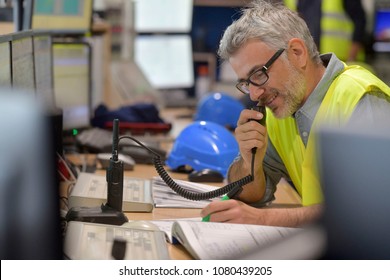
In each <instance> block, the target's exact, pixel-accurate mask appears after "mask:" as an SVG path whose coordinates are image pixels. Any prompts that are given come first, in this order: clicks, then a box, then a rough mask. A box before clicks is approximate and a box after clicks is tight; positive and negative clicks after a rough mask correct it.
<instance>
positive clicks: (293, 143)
mask: <svg viewBox="0 0 390 280" xmlns="http://www.w3.org/2000/svg"><path fill="white" fill-rule="evenodd" d="M376 88H377V89H379V90H381V91H383V92H385V93H386V94H387V95H389V96H390V88H389V87H388V86H387V85H386V84H385V83H384V82H382V81H381V80H380V79H378V78H377V77H376V76H374V75H373V74H372V73H371V72H369V71H368V70H366V69H364V68H362V67H360V66H356V65H355V66H346V68H345V69H344V71H343V72H342V73H341V74H340V75H338V76H337V77H336V79H335V80H334V81H333V83H332V84H331V86H330V88H329V89H328V91H327V93H326V95H325V97H324V100H323V101H322V103H321V106H320V108H319V110H318V112H317V114H316V117H315V118H314V121H313V124H312V127H311V132H310V135H309V139H308V142H307V147H305V145H304V144H303V142H302V139H301V137H300V135H299V133H298V130H297V124H296V122H295V120H294V118H293V117H288V118H285V119H276V118H275V117H274V116H273V114H272V113H271V112H269V114H267V127H268V136H269V138H270V140H271V142H272V143H273V145H274V146H275V148H276V150H277V152H278V153H279V155H280V157H281V159H282V160H283V163H284V164H285V166H286V168H287V171H288V173H289V175H290V178H291V180H292V182H293V184H294V186H295V187H296V189H297V191H298V193H299V194H300V196H301V197H302V205H304V206H308V205H312V204H318V203H321V202H322V201H323V196H322V190H321V185H320V181H319V176H318V175H319V174H318V169H317V159H316V147H315V144H316V139H315V131H317V130H318V129H319V128H320V127H321V126H322V125H325V124H326V125H332V126H337V127H340V126H342V125H343V124H345V123H346V122H347V121H348V119H349V118H350V116H351V114H352V112H353V110H354V108H355V107H356V104H357V103H358V101H359V100H360V99H361V98H362V96H363V95H364V94H365V93H366V92H368V91H372V90H375V89H376Z"/></svg>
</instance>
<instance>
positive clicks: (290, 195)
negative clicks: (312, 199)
mask: <svg viewBox="0 0 390 280" xmlns="http://www.w3.org/2000/svg"><path fill="white" fill-rule="evenodd" d="M93 157H94V155H88V159H87V160H88V161H91V160H93ZM68 158H69V159H70V160H71V161H72V162H75V163H76V164H77V161H78V160H79V158H78V157H77V156H73V155H72V156H69V157H68ZM167 172H168V174H169V175H170V176H171V177H172V178H173V179H176V180H186V179H187V175H186V174H183V173H177V172H171V171H169V170H167ZM96 173H97V174H103V175H104V174H106V171H105V170H103V169H98V170H97V171H96ZM124 176H126V177H136V178H145V179H150V178H152V177H154V176H158V174H157V171H156V170H155V168H154V166H153V165H147V164H137V165H136V166H135V167H134V170H132V171H125V173H124ZM209 185H214V186H222V185H223V184H222V183H209ZM275 198H276V199H275V201H274V202H273V203H272V205H271V206H270V207H297V206H300V205H301V199H300V197H299V195H298V194H297V193H296V192H295V191H294V189H293V188H292V187H291V186H290V185H289V184H288V183H287V182H286V181H285V180H281V181H280V183H279V184H278V186H277V191H276V193H275ZM200 211H201V209H177V208H154V209H153V211H152V212H151V213H133V212H126V213H125V214H126V216H127V217H128V219H129V220H161V219H182V218H197V217H200ZM168 251H169V254H170V257H171V259H175V260H189V259H193V258H192V257H191V255H190V254H189V253H188V252H187V251H186V250H185V249H184V247H183V246H181V245H172V244H169V243H168Z"/></svg>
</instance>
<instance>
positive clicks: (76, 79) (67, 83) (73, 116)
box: [53, 43, 91, 130]
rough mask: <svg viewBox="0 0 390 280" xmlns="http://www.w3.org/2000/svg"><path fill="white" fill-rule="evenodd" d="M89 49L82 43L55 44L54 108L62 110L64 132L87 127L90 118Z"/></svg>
mask: <svg viewBox="0 0 390 280" xmlns="http://www.w3.org/2000/svg"><path fill="white" fill-rule="evenodd" d="M90 63H91V49H90V46H89V45H88V44H85V43H54V44H53V71H54V93H55V102H56V107H57V108H60V109H62V111H63V129H64V130H71V129H78V128H86V127H88V126H89V125H90V118H91V109H90V108H91V105H90V104H91V93H90V89H91V69H90Z"/></svg>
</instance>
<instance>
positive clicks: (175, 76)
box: [134, 35, 194, 89]
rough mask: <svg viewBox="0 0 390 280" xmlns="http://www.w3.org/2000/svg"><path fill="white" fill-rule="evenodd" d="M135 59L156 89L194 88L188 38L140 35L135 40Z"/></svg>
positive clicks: (181, 36)
mask: <svg viewBox="0 0 390 280" xmlns="http://www.w3.org/2000/svg"><path fill="white" fill-rule="evenodd" d="M134 59H135V61H136V63H137V64H138V65H139V67H140V68H141V70H142V72H143V73H145V75H146V77H147V78H148V80H149V81H150V83H151V84H152V85H153V86H154V87H155V88H157V89H177V88H190V87H192V86H193V85H194V68H193V57H192V46H191V37H190V36H189V35H139V36H137V37H136V38H135V44H134Z"/></svg>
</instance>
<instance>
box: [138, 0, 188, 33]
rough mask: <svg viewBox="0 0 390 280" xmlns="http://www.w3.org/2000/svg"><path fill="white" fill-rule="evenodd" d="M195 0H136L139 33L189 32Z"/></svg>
mask: <svg viewBox="0 0 390 280" xmlns="http://www.w3.org/2000/svg"><path fill="white" fill-rule="evenodd" d="M192 9H193V0H142V1H134V29H135V31H136V32H137V33H161V32H163V33H189V32H190V31H191V23H192Z"/></svg>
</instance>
